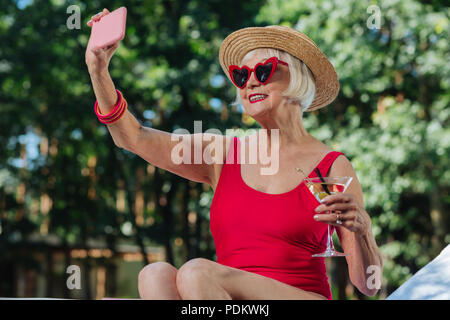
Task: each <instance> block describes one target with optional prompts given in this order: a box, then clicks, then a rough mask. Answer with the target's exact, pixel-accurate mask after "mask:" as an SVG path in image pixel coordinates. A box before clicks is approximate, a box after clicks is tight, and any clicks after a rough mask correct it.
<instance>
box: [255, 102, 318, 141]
mask: <svg viewBox="0 0 450 320" xmlns="http://www.w3.org/2000/svg"><path fill="white" fill-rule="evenodd" d="M275 112H276V114H267V116H265V117H264V118H262V119H258V123H259V124H260V125H261V130H260V132H266V133H267V145H268V147H269V148H270V146H271V143H272V142H276V141H277V139H278V141H279V144H278V145H279V149H280V150H282V149H289V148H292V147H298V146H299V145H302V144H304V143H305V142H306V141H309V140H310V139H311V138H312V136H311V135H310V134H309V133H308V132H307V131H306V129H305V128H304V126H303V112H302V110H301V107H300V106H299V105H298V104H294V103H291V104H287V103H286V104H285V105H284V106H280V107H279V108H277V109H276V111H275ZM272 130H277V131H278V137H276V136H274V135H276V134H277V133H276V132H275V131H272ZM272 138H273V139H272Z"/></svg>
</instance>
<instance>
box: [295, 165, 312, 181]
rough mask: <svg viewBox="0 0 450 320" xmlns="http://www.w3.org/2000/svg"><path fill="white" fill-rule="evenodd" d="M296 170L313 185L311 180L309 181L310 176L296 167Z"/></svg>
mask: <svg viewBox="0 0 450 320" xmlns="http://www.w3.org/2000/svg"><path fill="white" fill-rule="evenodd" d="M295 170H296V171H297V172H301V173H303V175H304V176H305V178H306V180H308V182H309V183H311V180H309V178H308V176H307V175H306V173H304V172H303V170H302V169H300V168H297V167H295Z"/></svg>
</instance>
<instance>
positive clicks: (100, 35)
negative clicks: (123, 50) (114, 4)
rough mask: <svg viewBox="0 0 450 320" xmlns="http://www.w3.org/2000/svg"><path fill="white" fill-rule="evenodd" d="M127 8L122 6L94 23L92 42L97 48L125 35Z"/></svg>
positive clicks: (110, 43)
mask: <svg viewBox="0 0 450 320" xmlns="http://www.w3.org/2000/svg"><path fill="white" fill-rule="evenodd" d="M126 21H127V8H125V7H120V8H119V9H116V10H114V11H113V12H111V13H108V14H107V15H105V16H103V17H102V18H101V19H100V20H99V21H95V22H94V23H93V24H92V29H91V38H90V40H89V41H90V42H91V45H92V47H93V48H94V49H95V50H98V49H102V48H105V47H107V46H110V45H112V44H114V43H116V42H118V41H120V40H122V39H123V38H124V37H125V26H126Z"/></svg>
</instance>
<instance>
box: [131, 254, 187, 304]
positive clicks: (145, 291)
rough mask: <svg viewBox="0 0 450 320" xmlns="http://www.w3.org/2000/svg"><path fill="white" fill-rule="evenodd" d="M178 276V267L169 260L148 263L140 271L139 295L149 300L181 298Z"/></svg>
mask: <svg viewBox="0 0 450 320" xmlns="http://www.w3.org/2000/svg"><path fill="white" fill-rule="evenodd" d="M176 277H177V269H176V268H175V267H174V266H172V265H171V264H169V263H167V262H154V263H151V264H148V265H146V266H145V267H144V268H143V269H142V270H141V272H140V273H139V280H138V289H139V295H140V296H141V298H142V299H147V300H179V299H180V295H179V294H178V290H177V287H176Z"/></svg>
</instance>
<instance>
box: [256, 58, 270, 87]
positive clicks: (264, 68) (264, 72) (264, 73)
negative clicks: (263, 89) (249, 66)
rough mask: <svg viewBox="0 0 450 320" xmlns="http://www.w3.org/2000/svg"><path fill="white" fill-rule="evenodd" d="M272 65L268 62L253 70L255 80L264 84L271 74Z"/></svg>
mask: <svg viewBox="0 0 450 320" xmlns="http://www.w3.org/2000/svg"><path fill="white" fill-rule="evenodd" d="M272 68H273V63H272V62H269V63H266V64H264V65H261V66H258V67H257V68H256V70H255V75H256V79H258V80H259V82H262V83H264V82H266V81H267V80H268V79H269V77H270V74H271V73H272Z"/></svg>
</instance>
